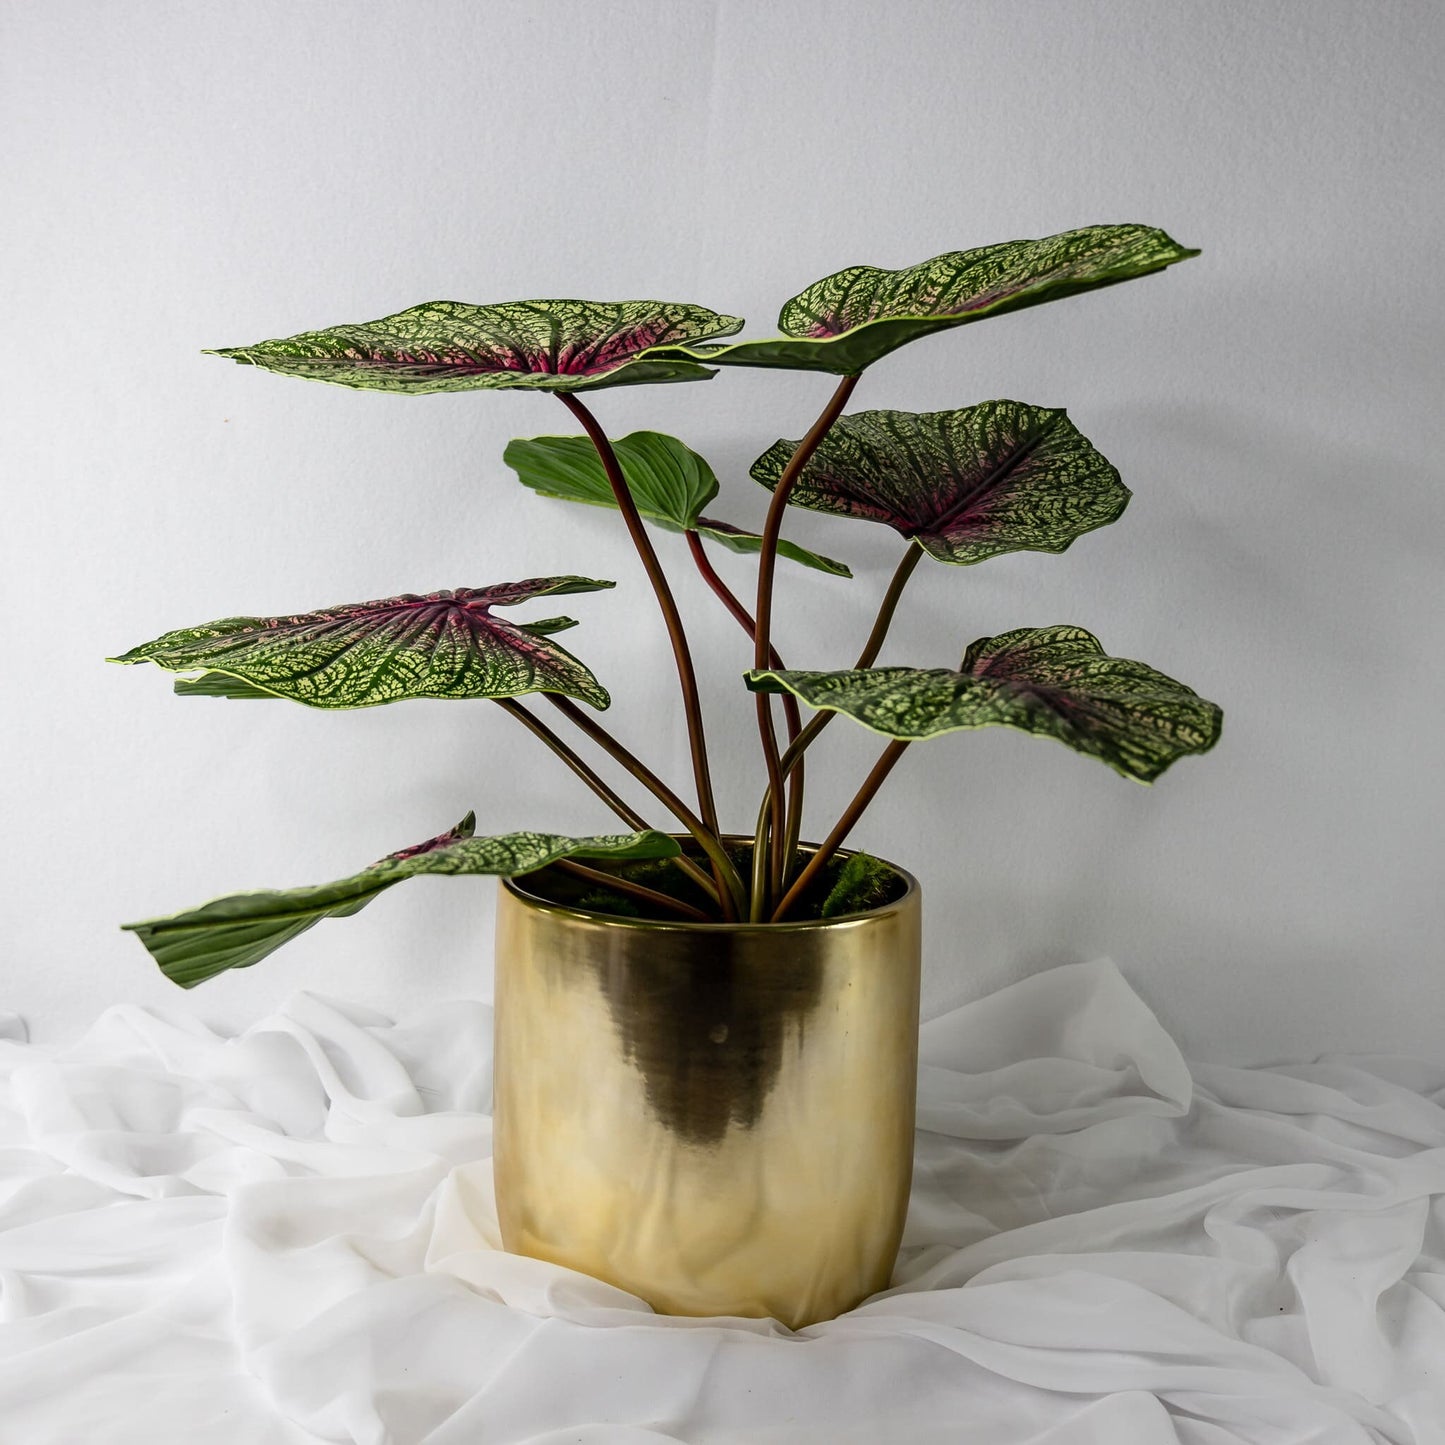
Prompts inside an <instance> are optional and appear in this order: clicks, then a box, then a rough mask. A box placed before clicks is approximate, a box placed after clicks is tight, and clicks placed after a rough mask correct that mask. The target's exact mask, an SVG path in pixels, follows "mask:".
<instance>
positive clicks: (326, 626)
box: [110, 577, 615, 708]
mask: <svg viewBox="0 0 1445 1445" xmlns="http://www.w3.org/2000/svg"><path fill="white" fill-rule="evenodd" d="M614 585H615V584H614V583H612V582H603V581H599V580H596V579H594V578H591V577H533V578H530V579H529V580H527V581H525V582H503V583H499V584H497V585H496V586H493V587H463V588H460V589H458V590H457V591H455V592H431V593H428V594H427V595H426V596H422V597H419V596H416V595H414V594H412V593H405V594H404V595H402V596H400V597H386V598H383V599H381V600H380V601H377V602H357V603H348V604H346V605H343V606H339V607H328V608H324V609H322V610H321V611H319V612H305V613H301V614H299V615H297V616H294V617H229V618H224V619H222V620H221V621H219V622H208V623H206V624H205V625H204V626H201V627H186V628H181V629H180V630H179V631H176V632H167V633H166V634H165V635H164V636H162V637H158V638H156V640H155V641H154V642H147V643H144V644H143V645H141V646H140V647H134V648H132V649H131V650H130V651H129V652H127V653H124V654H122V655H121V656H120V657H113V658H111V659H110V660H111V661H112V662H122V663H133V662H154V663H155V664H156V665H157V666H159V667H163V668H166V669H167V670H168V671H170V672H194V671H196V670H197V669H207V676H204V677H201V678H198V679H196V680H195V681H194V682H193V683H191V684H190V685H189V686H188V687H187V688H186V689H185V690H186V691H188V692H197V693H206V694H209V695H210V696H223V697H250V696H253V693H252V692H241V691H239V690H237V689H234V688H230V687H225V686H223V685H221V684H220V683H218V682H216V681H215V680H214V678H213V677H212V675H213V674H223V675H225V676H227V677H231V678H236V679H238V680H239V681H240V682H241V683H243V684H246V685H247V686H248V687H249V688H252V689H255V690H257V691H260V692H266V693H271V694H273V695H274V696H276V697H286V698H290V699H292V700H293V701H294V702H300V703H305V704H306V705H307V706H308V707H320V708H355V707H374V706H376V705H377V704H380V703H385V702H400V701H402V700H404V699H407V698H418V697H434V698H477V697H516V696H518V695H519V694H522V693H528V692H560V693H565V694H566V695H567V696H569V697H575V698H580V699H581V700H582V701H583V702H588V703H591V704H592V706H593V707H596V708H605V707H607V706H608V704H609V703H610V701H611V699H610V698H609V697H608V695H607V690H606V688H604V687H603V686H602V684H601V683H600V682H598V681H597V679H596V678H595V677H594V676H593V675H592V673H591V672H590V671H589V670H588V669H587V668H586V667H584V666H583V665H582V664H581V663H580V662H578V660H577V659H576V658H575V657H573V656H572V654H571V653H570V652H568V651H566V650H565V649H564V648H562V647H560V646H558V644H557V643H555V642H551V641H548V640H547V638H546V636H545V634H546V633H548V632H556V631H560V630H561V628H562V626H563V625H564V624H566V625H570V619H568V618H558V617H553V618H548V619H547V620H546V621H544V622H540V623H532V624H530V626H529V625H526V624H523V625H518V624H516V623H513V622H509V621H507V620H506V619H504V618H501V617H497V616H495V615H493V613H492V610H491V609H492V608H493V607H510V606H513V605H514V604H516V603H518V602H526V601H528V600H529V599H530V598H533V597H544V596H549V595H551V594H553V593H559V592H595V591H598V590H599V589H601V588H604V587H612V586H614Z"/></svg>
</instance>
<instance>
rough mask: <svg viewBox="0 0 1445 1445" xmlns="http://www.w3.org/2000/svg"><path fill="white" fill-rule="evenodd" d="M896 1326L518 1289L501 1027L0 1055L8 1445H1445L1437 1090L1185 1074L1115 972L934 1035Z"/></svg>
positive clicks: (353, 1016)
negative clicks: (661, 1309) (504, 1157)
mask: <svg viewBox="0 0 1445 1445" xmlns="http://www.w3.org/2000/svg"><path fill="white" fill-rule="evenodd" d="M920 1058H921V1063H920V1083H919V1133H918V1136H917V1139H916V1151H915V1177H914V1190H913V1197H912V1200H911V1203H910V1210H909V1217H908V1225H907V1231H906V1234H905V1237H904V1246H903V1249H902V1252H901V1254H900V1257H899V1262H898V1267H897V1269H896V1271H895V1274H894V1278H893V1281H892V1283H891V1286H890V1288H889V1289H888V1290H886V1291H884V1292H883V1293H882V1294H880V1295H878V1296H875V1297H874V1298H873V1299H871V1300H869V1301H866V1302H865V1303H864V1304H862V1305H861V1306H860V1307H859V1308H858V1309H856V1310H854V1311H852V1312H851V1313H850V1314H848V1315H845V1316H843V1317H841V1318H839V1319H837V1320H833V1321H829V1322H827V1323H824V1324H820V1325H815V1326H812V1327H810V1328H808V1329H805V1330H802V1331H799V1332H797V1333H794V1332H792V1331H790V1330H787V1329H785V1328H784V1327H783V1326H781V1325H779V1324H778V1323H777V1322H775V1321H770V1320H739V1319H677V1318H670V1317H666V1316H660V1315H657V1314H655V1313H654V1312H653V1311H652V1310H651V1308H650V1307H649V1306H648V1305H647V1304H646V1303H645V1302H644V1301H642V1300H640V1299H638V1298H636V1297H635V1296H633V1295H630V1294H628V1293H627V1292H625V1291H623V1290H620V1289H617V1288H616V1287H614V1286H612V1285H609V1284H606V1283H604V1282H603V1281H600V1280H596V1279H592V1278H589V1277H588V1276H586V1275H582V1274H578V1273H576V1272H574V1271H571V1270H566V1269H562V1268H559V1267H557V1266H554V1265H550V1264H546V1263H544V1262H542V1261H538V1260H533V1259H527V1258H523V1257H520V1256H514V1255H509V1254H507V1253H505V1252H504V1251H503V1250H502V1249H501V1248H500V1236H499V1233H498V1229H497V1219H496V1208H495V1200H494V1197H493V1184H492V1171H491V1121H490V1118H489V1110H490V1106H491V1067H490V1065H491V1010H490V1009H489V1008H488V1007H487V1005H485V1004H482V1003H473V1002H452V1003H440V1004H431V1005H428V1006H426V1007H422V1008H419V1009H417V1010H415V1011H414V1012H412V1013H410V1014H408V1015H407V1016H405V1017H404V1018H401V1019H399V1020H395V1021H393V1020H391V1019H389V1018H386V1017H384V1016H382V1015H380V1014H378V1013H376V1012H374V1011H373V1010H370V1009H367V1008H365V1007H364V1006H361V1005H358V1004H355V1003H351V1002H348V1001H345V1000H336V999H324V998H320V997H318V996H315V995H312V994H307V993H299V994H297V995H295V996H294V997H293V998H291V999H290V1000H288V1002H287V1003H286V1004H285V1005H284V1006H283V1007H281V1008H280V1009H279V1010H277V1011H276V1012H274V1013H273V1014H271V1015H270V1016H269V1017H267V1018H264V1019H262V1020H261V1021H259V1022H258V1023H257V1024H255V1025H254V1026H253V1027H251V1028H249V1029H247V1030H245V1031H244V1032H242V1033H241V1034H239V1035H237V1036H235V1037H226V1036H223V1035H221V1034H219V1033H217V1032H215V1031H214V1030H211V1029H209V1028H207V1027H205V1026H204V1025H203V1024H201V1023H199V1022H198V1021H197V1020H195V1019H194V1018H193V1017H191V1016H190V1015H188V1014H186V1013H184V1012H183V1011H182V1010H181V1009H179V1008H177V1009H174V1010H165V1009H141V1008H137V1007H134V1006H129V1005H127V1006H122V1007H119V1008H114V1009H110V1010H108V1011H106V1012H105V1013H104V1014H102V1015H101V1016H100V1017H99V1018H98V1019H97V1020H96V1021H95V1023H94V1024H93V1025H92V1027H91V1028H90V1029H89V1030H87V1032H86V1033H85V1034H84V1036H83V1037H82V1038H80V1039H79V1040H77V1041H76V1042H75V1043H73V1044H71V1045H69V1046H68V1047H65V1048H53V1047H41V1046H36V1045H31V1044H28V1043H26V1042H25V1033H24V1028H23V1025H22V1024H21V1021H20V1020H18V1019H16V1018H15V1017H14V1016H13V1015H3V1014H0V1441H5V1442H8V1441H9V1440H11V1439H15V1440H16V1441H23V1442H24V1445H77V1442H79V1441H84V1442H86V1445H140V1442H144V1445H167V1442H170V1441H176V1442H178V1445H179V1442H186V1445H190V1442H192V1441H199V1440H205V1441H206V1442H207V1445H212V1442H215V1445H227V1442H232V1441H234V1442H236V1445H243V1442H244V1445H312V1442H322V1441H325V1442H356V1445H564V1442H565V1445H672V1442H698V1445H732V1442H738V1445H742V1442H747V1445H759V1442H761V1445H892V1442H895V1441H896V1442H898V1445H935V1442H937V1445H944V1442H947V1445H958V1442H964V1445H1086V1442H1087V1445H1103V1442H1108V1445H1126V1442H1127V1445H1238V1442H1245V1445H1356V1442H1358V1445H1381V1442H1384V1445H1445V1372H1442V1370H1441V1366H1440V1362H1441V1361H1442V1360H1445V1205H1442V1198H1445V1066H1441V1065H1440V1064H1437V1063H1432V1062H1429V1061H1425V1060H1418V1059H1408V1058H1399V1057H1393V1056H1383V1055H1342V1054H1335V1055H1329V1056H1324V1057H1321V1058H1319V1059H1316V1060H1313V1061H1311V1062H1307V1063H1298V1064H1292V1065H1282V1066H1279V1067H1275V1068H1271V1069H1241V1068H1235V1067H1226V1066H1223V1065H1214V1064H1208V1063H1198V1064H1195V1065H1193V1066H1192V1067H1191V1066H1190V1065H1188V1064H1186V1062H1185V1060H1184V1059H1183V1058H1182V1056H1181V1055H1180V1052H1179V1050H1178V1048H1177V1046H1176V1045H1175V1043H1174V1041H1173V1040H1172V1039H1171V1038H1170V1037H1169V1035H1168V1033H1167V1032H1166V1031H1165V1030H1164V1029H1163V1028H1162V1026H1161V1025H1160V1023H1159V1021H1158V1019H1157V1018H1156V1017H1155V1015H1154V1014H1153V1012H1152V1011H1151V1010H1150V1009H1149V1007H1148V1005H1147V1004H1146V1003H1145V1002H1144V1001H1143V999H1141V998H1140V996H1139V994H1138V993H1137V992H1136V991H1135V990H1134V989H1133V988H1132V987H1131V986H1130V985H1129V983H1128V982H1127V981H1126V979H1125V978H1124V976H1123V975H1122V974H1121V973H1120V971H1119V970H1118V969H1117V968H1116V967H1115V966H1114V965H1113V964H1112V963H1110V962H1108V961H1107V960H1098V961H1094V962H1090V963H1081V964H1074V965H1068V966H1065V967H1063V968H1056V969H1052V970H1049V971H1047V972H1045V973H1040V974H1037V975H1034V976H1033V977H1030V978H1026V979H1024V980H1022V981H1020V982H1018V983H1015V984H1012V985H1010V986H1009V987H1006V988H1004V989H1001V990H999V991H998V992H997V993H994V994H992V995H991V996H989V997H987V998H984V999H980V1000H978V1001H976V1002H973V1003H969V1004H966V1005H964V1006H962V1007H961V1008H958V1009H955V1010H953V1011H951V1012H950V1013H948V1014H946V1015H944V1016H942V1017H940V1018H936V1019H932V1020H929V1021H928V1022H927V1023H926V1024H925V1025H924V1027H923V1030H922V1036H921V1054H920Z"/></svg>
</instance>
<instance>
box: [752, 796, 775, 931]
mask: <svg viewBox="0 0 1445 1445" xmlns="http://www.w3.org/2000/svg"><path fill="white" fill-rule="evenodd" d="M772 800H773V795H772V794H771V793H765V794H764V795H763V805H762V807H761V808H759V809H758V821H757V823H756V825H755V826H754V828H753V876H752V892H751V893H750V894H749V895H748V922H749V923H761V922H762V921H763V919H764V917H766V915H767V911H768V853H769V847H768V844H769V836H768V835H769V829H770V828H771V826H772V821H773V807H772Z"/></svg>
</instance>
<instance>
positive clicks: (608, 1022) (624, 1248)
mask: <svg viewBox="0 0 1445 1445" xmlns="http://www.w3.org/2000/svg"><path fill="white" fill-rule="evenodd" d="M895 871H896V872H897V873H898V876H899V879H900V884H901V893H900V895H899V896H898V897H897V898H896V899H895V900H894V901H893V902H891V903H888V904H885V905H884V906H882V907H880V908H877V909H875V910H873V911H871V912H867V913H860V914H854V915H851V916H847V917H842V918H832V919H826V920H822V921H819V922H802V923H784V924H772V925H757V924H752V925H749V924H725V923H686V922H678V923H671V922H667V923H663V922H651V921H643V920H639V919H631V918H621V917H616V916H610V915H606V914H600V913H589V912H583V911H581V910H579V909H576V908H572V907H568V906H564V905H561V904H558V903H553V902H549V901H548V899H547V898H546V897H544V896H542V895H541V894H540V892H533V891H529V879H528V878H526V877H523V878H517V879H509V880H506V881H505V882H504V883H503V885H502V887H501V890H500V892H499V895H498V909H497V949H496V1054H495V1069H496V1088H495V1101H494V1121H495V1124H494V1129H495V1132H494V1141H493V1142H494V1150H495V1164H496V1186H497V1208H498V1214H499V1216H500V1222H501V1230H502V1241H503V1244H504V1245H505V1247H506V1248H507V1249H509V1250H511V1251H512V1252H514V1253H517V1254H525V1255H531V1256H533V1257H535V1258H537V1259H545V1260H551V1261H554V1262H555V1263H557V1264H563V1265H567V1266H568V1267H570V1268H572V1269H576V1270H581V1271H583V1272H585V1273H587V1274H590V1275H593V1276H595V1277H597V1278H599V1279H604V1280H608V1281H610V1282H611V1283H613V1284H616V1285H619V1286H621V1287H622V1288H623V1289H625V1290H628V1291H630V1292H631V1293H633V1294H636V1295H640V1296H641V1297H642V1298H643V1299H645V1300H647V1301H648V1302H649V1303H650V1304H651V1305H652V1306H653V1307H654V1308H655V1309H657V1310H658V1311H660V1312H662V1313H665V1314H679V1315H747V1316H753V1317H768V1316H771V1317H772V1318H775V1319H778V1320H781V1321H782V1322H783V1323H784V1324H786V1325H789V1326H791V1327H792V1328H794V1329H798V1328H801V1327H802V1326H803V1325H806V1324H812V1323H815V1322H816V1321H818V1320H825V1319H832V1318H833V1317H834V1316H835V1315H838V1314H841V1313H842V1312H843V1311H844V1310H848V1309H851V1308H852V1307H853V1306H854V1305H856V1304H857V1303H859V1302H860V1301H861V1300H863V1299H865V1298H867V1296H869V1295H870V1294H874V1293H876V1292H877V1291H878V1290H881V1289H884V1288H886V1287H887V1285H888V1281H889V1276H890V1274H891V1272H892V1269H893V1263H894V1260H895V1258H896V1256H897V1253H898V1243H899V1239H900V1237H901V1235H902V1232H903V1219H904V1214H905V1212H906V1210H907V1206H908V1193H909V1186H910V1183H911V1180H912V1172H913V1128H914V1101H915V1090H916V1082H917V1068H918V989H919V967H920V953H921V949H920V927H919V924H920V911H921V897H920V891H919V887H918V884H917V882H916V881H915V880H914V879H913V878H912V877H911V876H910V875H908V874H906V873H904V872H903V870H902V869H897V870H895ZM537 876H540V875H537ZM536 886H537V885H536V884H535V883H534V884H533V887H536Z"/></svg>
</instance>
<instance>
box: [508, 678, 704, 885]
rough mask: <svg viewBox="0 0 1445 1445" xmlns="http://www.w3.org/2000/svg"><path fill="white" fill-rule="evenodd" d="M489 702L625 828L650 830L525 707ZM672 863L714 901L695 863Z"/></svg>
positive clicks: (511, 700)
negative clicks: (556, 760)
mask: <svg viewBox="0 0 1445 1445" xmlns="http://www.w3.org/2000/svg"><path fill="white" fill-rule="evenodd" d="M493 701H495V702H496V704H497V706H498V707H500V708H501V709H502V710H503V711H504V712H506V713H508V714H509V715H510V716H512V717H514V718H516V719H517V721H518V722H519V723H521V724H522V726H523V727H525V728H526V729H527V730H528V731H529V732H531V733H532V735H533V736H534V737H537V738H539V739H541V741H542V742H544V743H545V744H546V745H547V746H548V747H549V748H551V750H552V751H553V752H554V753H556V754H557V756H558V757H559V758H561V759H562V761H563V762H564V763H566V764H567V766H568V767H569V768H571V769H572V771H573V772H574V773H576V774H577V776H578V777H579V778H581V779H582V781H583V782H584V783H586V784H587V786H588V787H589V788H591V789H592V791H593V792H594V793H596V794H597V796H598V797H599V798H601V799H602V801H603V802H604V803H606V804H607V806H608V807H609V808H611V809H612V811H613V812H614V813H616V814H617V816H618V817H619V818H621V819H622V821H623V822H624V823H626V824H627V825H628V827H630V828H633V829H635V830H636V831H638V832H642V831H644V830H646V829H648V828H650V827H651V824H650V823H648V821H647V819H646V818H644V817H643V816H642V814H641V813H639V812H637V810H636V809H634V808H632V807H629V806H628V804H627V802H626V801H625V800H624V799H623V798H621V797H619V796H618V794H617V793H615V792H613V790H612V789H611V788H610V787H609V786H608V785H607V783H606V782H605V781H604V780H603V779H602V778H601V777H599V776H598V774H597V773H595V772H594V771H593V770H592V769H591V768H590V767H588V765H587V764H586V763H585V762H583V760H582V759H581V758H580V757H578V756H577V754H576V753H575V752H574V751H573V750H572V749H571V748H570V747H568V746H567V744H566V743H565V742H563V741H562V739H561V738H559V737H558V736H557V734H556V733H554V732H553V731H552V729H551V728H549V727H548V726H547V724H546V723H544V722H543V721H542V719H541V718H539V717H534V716H533V715H532V714H531V713H530V712H528V711H527V709H526V708H524V707H523V706H522V705H521V703H519V702H517V701H516V700H515V699H514V698H510V697H499V698H495V699H493ZM672 862H673V863H674V864H675V865H676V866H677V867H678V868H679V869H681V870H682V872H683V873H685V874H686V875H687V876H688V877H689V878H691V879H692V881H693V882H694V883H696V884H697V886H698V887H699V888H701V889H702V891H703V892H704V893H706V894H707V896H708V897H709V898H711V899H712V901H713V902H714V903H717V902H718V892H717V888H716V887H715V886H714V884H713V881H712V879H711V878H709V877H708V876H707V874H706V873H704V872H703V871H702V869H701V868H699V867H698V866H697V864H696V863H694V862H692V861H691V860H690V859H688V858H674V859H673V860H672Z"/></svg>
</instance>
